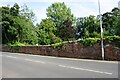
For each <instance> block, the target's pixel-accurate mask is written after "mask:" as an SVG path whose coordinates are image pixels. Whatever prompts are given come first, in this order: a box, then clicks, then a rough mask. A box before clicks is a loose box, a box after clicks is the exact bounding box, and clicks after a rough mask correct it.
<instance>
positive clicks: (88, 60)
mask: <svg viewBox="0 0 120 80" xmlns="http://www.w3.org/2000/svg"><path fill="white" fill-rule="evenodd" d="M10 54H16V55H27V56H33V57H46V58H53V59H63V60H75V61H85V62H100V63H115V64H118V61H102V60H90V59H76V58H65V57H54V56H43V55H32V54H24V53H10Z"/></svg>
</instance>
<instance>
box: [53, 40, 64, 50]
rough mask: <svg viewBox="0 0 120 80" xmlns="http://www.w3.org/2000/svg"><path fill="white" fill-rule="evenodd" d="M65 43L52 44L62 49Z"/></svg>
mask: <svg viewBox="0 0 120 80" xmlns="http://www.w3.org/2000/svg"><path fill="white" fill-rule="evenodd" d="M63 45H64V43H63V42H60V43H55V44H52V46H53V47H54V48H57V49H60V48H61V47H62V46H63Z"/></svg>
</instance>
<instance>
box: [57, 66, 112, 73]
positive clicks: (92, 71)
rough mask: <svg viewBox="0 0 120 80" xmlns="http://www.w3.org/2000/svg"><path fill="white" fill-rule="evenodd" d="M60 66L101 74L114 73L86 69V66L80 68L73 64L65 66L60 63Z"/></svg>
mask: <svg viewBox="0 0 120 80" xmlns="http://www.w3.org/2000/svg"><path fill="white" fill-rule="evenodd" d="M58 66H59V67H64V68H70V69H77V70H82V71H89V72H95V73H101V74H109V75H112V74H113V73H110V72H103V71H97V70H92V69H85V68H78V67H72V66H64V65H58Z"/></svg>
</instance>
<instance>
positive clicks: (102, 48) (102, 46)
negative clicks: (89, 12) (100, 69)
mask: <svg viewBox="0 0 120 80" xmlns="http://www.w3.org/2000/svg"><path fill="white" fill-rule="evenodd" d="M98 6H99V16H100V29H101V50H102V59H103V60H104V45H103V28H102V15H101V10H100V1H99V0H98Z"/></svg>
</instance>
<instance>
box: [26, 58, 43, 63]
mask: <svg viewBox="0 0 120 80" xmlns="http://www.w3.org/2000/svg"><path fill="white" fill-rule="evenodd" d="M24 60H26V61H30V62H36V63H42V64H45V62H42V61H36V60H31V59H24Z"/></svg>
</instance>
